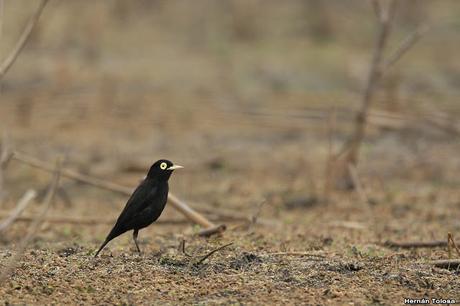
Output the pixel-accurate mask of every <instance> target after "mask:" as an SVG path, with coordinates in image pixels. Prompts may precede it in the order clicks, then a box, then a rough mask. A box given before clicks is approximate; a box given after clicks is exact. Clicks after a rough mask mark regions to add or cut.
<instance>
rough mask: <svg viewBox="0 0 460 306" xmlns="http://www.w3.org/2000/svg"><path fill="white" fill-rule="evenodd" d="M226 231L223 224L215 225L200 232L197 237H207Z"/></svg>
mask: <svg viewBox="0 0 460 306" xmlns="http://www.w3.org/2000/svg"><path fill="white" fill-rule="evenodd" d="M226 229H227V226H226V225H225V224H220V225H215V226H213V227H210V228H205V229H204V230H201V231H200V232H199V233H198V236H202V237H209V236H211V235H214V234H217V233H222V232H223V231H225V230H226Z"/></svg>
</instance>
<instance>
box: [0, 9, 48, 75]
mask: <svg viewBox="0 0 460 306" xmlns="http://www.w3.org/2000/svg"><path fill="white" fill-rule="evenodd" d="M47 3H48V0H42V1H41V2H40V4H39V5H38V8H37V10H36V11H35V13H34V15H32V17H31V18H30V20H29V22H28V23H27V25H26V27H25V28H24V30H23V31H22V34H21V36H20V38H19V40H18V41H17V43H16V46H15V47H14V48H13V50H12V51H11V53H10V55H8V57H7V58H5V59H4V61H3V63H2V64H1V66H0V80H1V79H2V78H3V77H4V76H5V74H6V73H7V72H8V70H9V69H10V68H11V66H12V65H13V63H14V61H15V60H16V58H17V57H18V55H19V53H20V52H21V50H22V49H23V48H24V46H25V44H26V42H27V40H28V39H29V37H30V34H31V33H32V30H33V29H34V27H35V26H36V25H37V22H38V19H39V18H40V15H41V14H42V12H43V9H44V8H45V6H46V4H47Z"/></svg>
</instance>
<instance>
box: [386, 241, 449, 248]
mask: <svg viewBox="0 0 460 306" xmlns="http://www.w3.org/2000/svg"><path fill="white" fill-rule="evenodd" d="M383 246H386V247H389V248H401V249H412V248H438V247H446V246H447V241H444V240H434V241H412V242H397V241H386V242H384V243H383Z"/></svg>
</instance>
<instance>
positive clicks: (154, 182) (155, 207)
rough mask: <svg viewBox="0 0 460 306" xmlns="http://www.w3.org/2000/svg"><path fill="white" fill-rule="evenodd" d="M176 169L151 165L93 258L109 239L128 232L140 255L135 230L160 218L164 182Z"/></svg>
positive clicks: (164, 162) (165, 193)
mask: <svg viewBox="0 0 460 306" xmlns="http://www.w3.org/2000/svg"><path fill="white" fill-rule="evenodd" d="M179 168H182V166H177V165H174V164H173V163H172V162H170V161H169V160H165V159H161V160H159V161H157V162H155V163H154V164H153V165H152V166H151V167H150V170H149V172H148V174H147V176H146V178H145V179H144V180H143V181H142V182H141V183H140V185H139V186H138V187H137V188H136V190H135V191H134V192H133V194H132V195H131V197H130V198H129V200H128V202H127V203H126V206H125V208H124V209H123V211H122V212H121V214H120V216H119V217H118V219H117V222H116V223H115V225H114V227H113V228H112V230H111V231H110V233H109V234H108V235H107V238H106V239H105V241H104V243H103V244H102V245H101V247H100V248H99V250H98V251H97V252H96V255H94V257H96V256H97V255H98V254H99V252H100V251H101V250H102V249H103V248H104V247H105V246H106V245H107V243H109V242H110V241H111V240H112V239H114V238H116V237H118V236H120V235H121V234H123V233H125V232H127V231H130V230H134V231H133V240H134V243H135V244H136V248H137V251H138V252H140V249H139V245H138V244H137V235H138V233H139V230H140V229H142V228H144V227H147V226H149V225H150V224H152V223H153V222H155V221H156V220H157V219H158V218H159V217H160V215H161V213H162V212H163V209H164V207H165V205H166V201H167V199H168V191H169V186H168V180H169V178H170V176H171V174H172V172H173V171H174V170H175V169H179Z"/></svg>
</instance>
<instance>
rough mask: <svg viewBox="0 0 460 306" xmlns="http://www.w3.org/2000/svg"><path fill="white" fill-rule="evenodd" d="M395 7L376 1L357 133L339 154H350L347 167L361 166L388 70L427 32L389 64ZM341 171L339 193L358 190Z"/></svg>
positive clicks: (417, 33) (408, 41)
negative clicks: (376, 97) (375, 102)
mask: <svg viewBox="0 0 460 306" xmlns="http://www.w3.org/2000/svg"><path fill="white" fill-rule="evenodd" d="M395 3H396V1H395V0H388V1H386V2H385V4H386V5H383V2H381V1H379V0H374V1H373V4H374V9H375V12H376V14H377V16H378V22H379V27H378V34H377V40H376V44H375V46H374V53H373V57H372V62H371V65H370V69H369V74H368V78H367V83H366V87H365V90H364V93H363V96H362V104H361V109H360V110H359V111H358V113H357V115H356V118H355V125H354V132H353V134H352V136H351V138H350V140H349V141H348V142H346V143H345V144H344V146H343V148H342V150H340V151H341V152H347V154H346V156H344V158H343V161H342V163H343V164H345V165H348V164H352V165H356V164H357V163H358V157H359V151H360V147H361V143H362V141H363V139H364V136H365V131H366V126H367V122H368V117H369V109H370V106H371V104H372V101H373V98H374V95H375V92H376V90H377V88H378V86H379V85H380V81H381V79H382V77H383V74H384V72H385V70H386V69H387V68H389V67H390V66H392V65H394V64H395V63H396V62H397V61H398V60H399V59H400V58H401V57H402V56H403V55H404V54H405V53H406V52H407V51H408V50H409V49H410V48H411V47H412V46H413V45H414V44H415V43H416V42H417V40H418V39H419V38H420V37H421V36H422V35H423V34H424V33H425V32H426V29H427V28H426V27H420V28H419V29H418V30H417V31H415V32H414V33H412V34H411V35H409V36H408V38H406V39H405V40H404V41H403V42H402V43H401V45H400V46H399V47H398V48H396V50H395V51H394V52H393V53H392V55H390V56H389V57H388V60H384V50H385V47H386V45H387V42H388V37H389V35H390V30H391V26H392V22H393V16H394V12H395ZM339 168H340V173H338V175H337V177H336V187H338V188H340V189H354V188H356V186H354V185H353V180H352V178H351V177H350V173H349V171H348V169H346V167H339Z"/></svg>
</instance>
